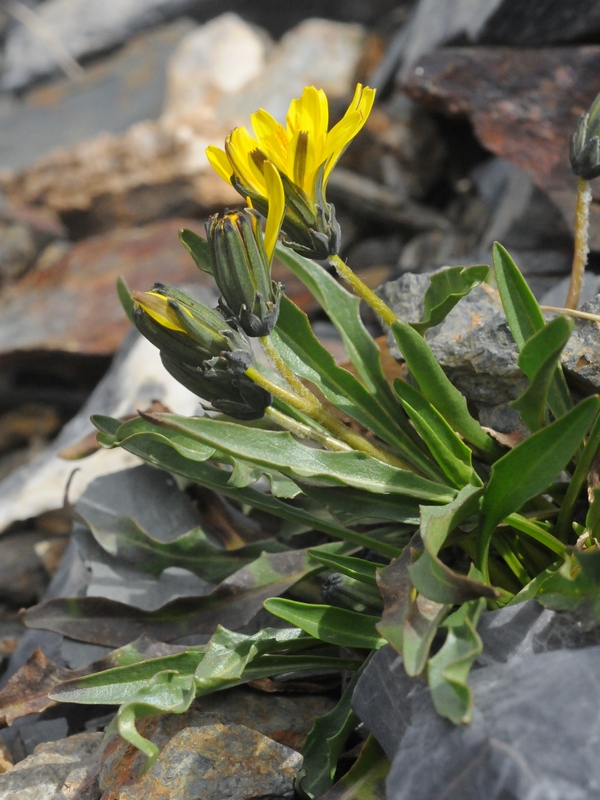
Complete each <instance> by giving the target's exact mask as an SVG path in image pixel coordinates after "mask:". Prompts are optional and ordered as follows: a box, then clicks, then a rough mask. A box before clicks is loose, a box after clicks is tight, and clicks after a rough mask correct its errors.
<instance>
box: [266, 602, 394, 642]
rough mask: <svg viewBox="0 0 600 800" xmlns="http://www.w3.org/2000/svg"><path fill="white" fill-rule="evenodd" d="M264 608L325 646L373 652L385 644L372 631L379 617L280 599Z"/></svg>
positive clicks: (267, 603) (375, 632)
mask: <svg viewBox="0 0 600 800" xmlns="http://www.w3.org/2000/svg"><path fill="white" fill-rule="evenodd" d="M264 606H265V608H266V609H267V611H269V612H270V613H271V614H274V615H275V616H276V617H281V619H284V620H285V621H286V622H290V623H291V624H292V625H297V626H298V627H299V628H301V629H302V630H303V631H306V633H309V634H310V635H311V636H314V637H315V639H319V640H320V641H322V642H327V643H328V644H335V645H336V646H339V647H359V648H367V649H369V650H376V649H377V648H379V647H381V646H382V645H384V644H385V640H384V639H382V638H381V637H380V636H379V635H378V634H377V631H376V629H375V624H376V622H378V620H379V618H378V617H373V616H370V615H368V614H359V613H357V612H356V611H346V609H343V608H336V607H335V606H327V605H319V604H316V603H314V604H313V603H299V602H297V601H296V600H286V599H284V598H281V597H273V598H270V599H268V600H266V601H265V603H264Z"/></svg>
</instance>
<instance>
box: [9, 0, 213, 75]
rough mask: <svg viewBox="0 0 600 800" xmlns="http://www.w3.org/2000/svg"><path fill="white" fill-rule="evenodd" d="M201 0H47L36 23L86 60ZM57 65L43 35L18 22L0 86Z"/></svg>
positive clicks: (52, 69)
mask: <svg viewBox="0 0 600 800" xmlns="http://www.w3.org/2000/svg"><path fill="white" fill-rule="evenodd" d="M206 1H207V0H104V2H102V3H101V4H99V3H97V2H95V0H48V2H46V3H42V4H40V6H39V7H38V9H37V13H38V14H39V18H40V22H41V23H42V24H43V26H44V27H45V29H46V31H47V35H50V36H52V37H54V38H55V39H57V40H58V41H59V42H60V44H61V45H62V46H63V48H64V49H65V50H66V51H67V53H68V54H69V55H70V56H71V58H74V59H80V58H89V57H90V56H92V55H95V54H97V53H101V52H103V51H106V50H109V49H111V48H114V47H116V46H117V45H120V44H123V43H124V42H126V41H128V39H130V38H131V37H132V36H134V35H135V34H136V33H138V32H140V31H142V30H144V29H147V28H152V27H156V26H157V25H159V24H160V23H162V22H165V21H167V20H169V19H173V18H174V17H176V16H179V15H180V14H184V13H186V12H189V11H193V10H198V9H200V8H201V7H202V6H203V5H205V4H206ZM56 71H57V63H56V59H55V58H54V56H53V54H52V51H51V49H50V47H49V46H48V39H47V38H46V41H44V40H43V39H42V40H41V39H40V36H39V34H38V33H37V32H36V31H34V30H33V29H32V28H31V27H25V26H23V25H18V26H16V27H15V28H13V29H12V30H11V31H10V33H9V34H8V37H7V41H6V51H5V62H4V75H3V77H2V88H3V89H8V90H15V89H19V90H20V89H23V88H25V87H26V86H27V85H28V84H30V83H31V82H32V81H34V80H36V79H39V78H42V77H45V76H47V75H50V74H53V73H55V72H56Z"/></svg>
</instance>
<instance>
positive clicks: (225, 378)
mask: <svg viewBox="0 0 600 800" xmlns="http://www.w3.org/2000/svg"><path fill="white" fill-rule="evenodd" d="M160 357H161V360H162V363H163V364H164V367H165V369H166V370H167V372H169V373H170V374H171V375H172V376H173V377H174V378H175V380H176V381H178V382H179V383H181V385H182V386H185V388H186V389H189V390H190V392H193V393H194V394H196V395H198V397H201V398H202V399H203V400H205V401H206V402H208V403H210V404H211V406H212V407H213V408H214V409H215V410H216V411H220V412H221V413H222V414H227V415H228V416H229V417H235V419H243V420H251V419H261V417H263V416H264V413H265V409H266V408H267V407H268V406H270V405H271V402H272V400H273V398H272V397H271V395H270V394H269V393H268V392H266V391H265V390H264V389H263V388H261V387H260V386H257V385H256V384H255V383H254V382H253V381H251V380H250V379H249V378H246V376H245V375H240V376H239V377H232V376H231V375H230V374H227V373H219V372H212V373H211V372H210V371H209V372H206V373H203V372H202V370H201V368H200V367H191V366H189V365H188V364H184V363H182V362H180V361H174V360H173V359H171V358H169V356H168V355H166V354H165V353H164V352H161V354H160Z"/></svg>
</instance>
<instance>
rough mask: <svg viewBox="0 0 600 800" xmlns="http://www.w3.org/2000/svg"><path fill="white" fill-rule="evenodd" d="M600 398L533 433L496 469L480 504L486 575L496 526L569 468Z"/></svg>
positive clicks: (482, 563)
mask: <svg viewBox="0 0 600 800" xmlns="http://www.w3.org/2000/svg"><path fill="white" fill-rule="evenodd" d="M599 409H600V399H599V398H598V397H588V398H587V399H586V400H583V401H582V402H581V403H579V405H577V406H575V408H573V409H571V411H569V412H567V413H566V414H565V415H564V416H563V417H560V419H557V420H556V421H555V422H553V423H552V424H551V425H548V426H547V427H546V428H542V430H540V431H537V433H534V434H532V435H531V436H530V437H529V438H528V439H525V441H524V442H521V443H520V444H518V445H517V446H516V447H515V448H513V449H512V450H511V451H510V452H508V453H507V454H506V455H504V456H503V457H502V458H501V459H499V460H498V461H497V462H496V463H495V464H494V465H493V466H492V471H491V474H490V480H489V483H488V485H487V487H486V489H485V492H484V495H483V500H482V503H481V512H482V520H483V522H482V527H481V530H480V532H479V536H478V543H477V560H478V567H479V569H481V571H482V572H483V573H484V574H485V572H486V570H487V558H488V552H489V546H490V541H491V538H492V534H493V532H494V530H495V528H496V526H497V525H498V524H499V523H500V522H501V521H502V520H503V519H504V518H505V517H507V516H508V515H509V514H511V513H512V512H513V511H518V510H519V509H520V508H521V507H522V506H523V504H524V503H526V502H527V501H528V500H531V499H532V498H533V497H535V496H536V495H538V494H542V493H543V492H544V491H545V490H546V489H547V488H548V486H549V485H550V484H551V483H552V481H553V480H555V478H556V476H557V475H558V474H559V473H560V472H561V471H562V470H563V469H565V467H566V466H567V465H568V463H569V461H570V460H571V458H572V457H573V456H574V454H575V453H576V452H577V450H578V448H579V447H580V446H581V443H582V441H583V437H584V436H585V434H586V432H587V430H588V429H589V427H590V425H591V424H592V423H593V421H594V419H595V418H596V417H597V415H598V410H599Z"/></svg>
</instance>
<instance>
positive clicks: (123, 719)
mask: <svg viewBox="0 0 600 800" xmlns="http://www.w3.org/2000/svg"><path fill="white" fill-rule="evenodd" d="M193 699H194V679H193V678H192V677H190V676H181V675H179V674H178V673H177V672H159V673H157V674H156V675H154V677H153V678H151V679H150V681H148V683H147V684H146V685H145V686H143V687H141V688H140V689H139V690H138V691H137V692H136V693H135V694H134V695H133V697H132V698H131V699H130V700H128V701H127V702H126V703H124V704H123V705H122V706H121V707H120V708H119V710H118V712H117V717H116V721H117V730H118V731H119V734H120V735H121V736H122V737H123V739H125V741H126V742H129V743H130V744H132V745H133V746H134V747H137V748H138V750H141V751H142V753H144V755H146V756H147V757H148V764H151V763H152V762H153V761H154V759H155V758H156V756H157V755H158V747H157V746H156V745H155V744H154V743H153V742H151V741H150V740H149V739H146V738H144V737H143V736H142V735H141V734H140V733H138V730H137V728H136V726H135V721H136V720H137V719H141V718H142V717H148V716H151V715H154V714H161V713H162V714H166V713H171V714H181V713H183V712H184V711H187V710H188V708H189V707H190V706H191V704H192V701H193Z"/></svg>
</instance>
